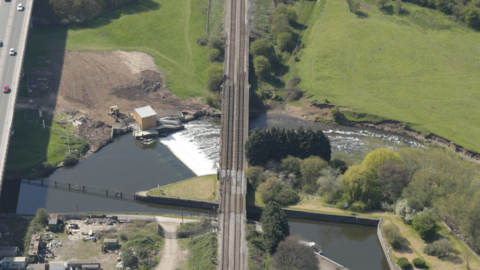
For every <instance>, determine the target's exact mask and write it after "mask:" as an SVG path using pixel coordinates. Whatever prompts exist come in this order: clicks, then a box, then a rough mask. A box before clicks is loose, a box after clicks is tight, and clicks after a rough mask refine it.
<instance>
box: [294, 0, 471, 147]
mask: <svg viewBox="0 0 480 270" xmlns="http://www.w3.org/2000/svg"><path fill="white" fill-rule="evenodd" d="M364 1H367V2H363V3H362V8H361V10H362V12H364V13H365V14H367V15H366V16H357V15H355V14H353V13H350V12H349V10H348V5H347V3H346V2H345V1H336V0H322V1H320V2H319V3H318V4H317V5H316V7H315V11H314V14H313V16H312V19H311V20H310V22H309V24H308V26H309V28H308V29H307V31H306V35H305V38H304V39H303V42H304V43H305V48H304V49H303V50H302V51H301V53H300V61H299V62H298V63H296V65H295V69H296V70H297V72H298V74H299V75H300V77H301V79H302V82H301V83H300V87H301V88H302V90H306V91H308V93H309V94H312V95H313V97H312V98H311V101H315V102H318V103H323V101H324V99H325V98H326V99H328V100H329V101H330V102H331V103H333V104H338V105H343V106H349V107H351V108H352V109H353V110H354V111H357V112H363V113H369V114H374V115H378V116H380V117H383V118H387V119H393V120H398V121H402V122H407V123H410V126H411V127H412V128H414V129H416V130H418V131H421V132H422V133H424V134H428V133H434V134H437V135H440V136H442V137H445V138H447V139H449V140H451V141H453V142H455V143H457V144H459V145H461V146H464V147H466V148H467V149H470V150H473V151H477V152H480V140H478V134H479V132H480V125H479V124H480V92H479V86H480V76H479V75H480V71H479V70H480V33H478V32H476V31H474V30H471V29H468V28H466V27H464V26H462V25H460V24H457V23H455V22H453V21H451V20H450V19H448V17H447V16H446V15H444V14H442V13H440V12H438V11H435V10H430V9H427V8H421V7H419V6H416V5H413V4H409V3H405V4H404V6H403V7H404V9H405V11H404V12H403V14H402V15H400V16H397V15H388V14H386V13H383V12H381V11H379V10H378V8H377V7H376V6H375V3H374V1H373V0H364Z"/></svg>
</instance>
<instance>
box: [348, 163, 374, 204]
mask: <svg viewBox="0 0 480 270" xmlns="http://www.w3.org/2000/svg"><path fill="white" fill-rule="evenodd" d="M343 190H344V194H343V199H344V200H345V201H347V202H349V203H354V202H361V203H363V204H364V205H365V207H362V208H365V210H367V209H372V208H374V207H376V206H378V204H379V202H380V196H381V195H380V190H379V186H378V183H377V181H376V175H375V173H374V172H372V170H369V169H367V168H366V167H364V166H363V165H354V166H351V167H350V168H348V170H347V171H346V172H345V181H343ZM352 206H353V205H352ZM359 210H360V209H359Z"/></svg>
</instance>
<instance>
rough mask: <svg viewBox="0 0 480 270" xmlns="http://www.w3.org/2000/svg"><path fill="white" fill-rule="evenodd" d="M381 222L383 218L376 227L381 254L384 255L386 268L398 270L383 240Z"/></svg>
mask: <svg viewBox="0 0 480 270" xmlns="http://www.w3.org/2000/svg"><path fill="white" fill-rule="evenodd" d="M382 222H383V218H381V219H380V221H379V222H378V226H377V236H378V240H380V245H381V246H382V250H383V253H384V254H385V258H387V262H388V266H390V269H391V270H400V267H398V265H397V264H395V263H394V262H393V258H392V254H390V252H389V250H390V248H389V247H388V245H387V242H386V241H385V238H383V233H382Z"/></svg>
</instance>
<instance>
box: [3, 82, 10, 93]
mask: <svg viewBox="0 0 480 270" xmlns="http://www.w3.org/2000/svg"><path fill="white" fill-rule="evenodd" d="M8 92H10V88H9V87H8V85H7V84H5V86H4V87H3V93H8Z"/></svg>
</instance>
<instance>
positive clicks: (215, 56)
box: [207, 48, 222, 62]
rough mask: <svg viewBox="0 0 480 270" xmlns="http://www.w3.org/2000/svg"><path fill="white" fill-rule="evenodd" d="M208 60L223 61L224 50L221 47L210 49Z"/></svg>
mask: <svg viewBox="0 0 480 270" xmlns="http://www.w3.org/2000/svg"><path fill="white" fill-rule="evenodd" d="M207 54H208V60H210V62H221V61H222V52H221V51H220V50H219V49H216V48H213V49H210V50H208V52H207Z"/></svg>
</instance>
